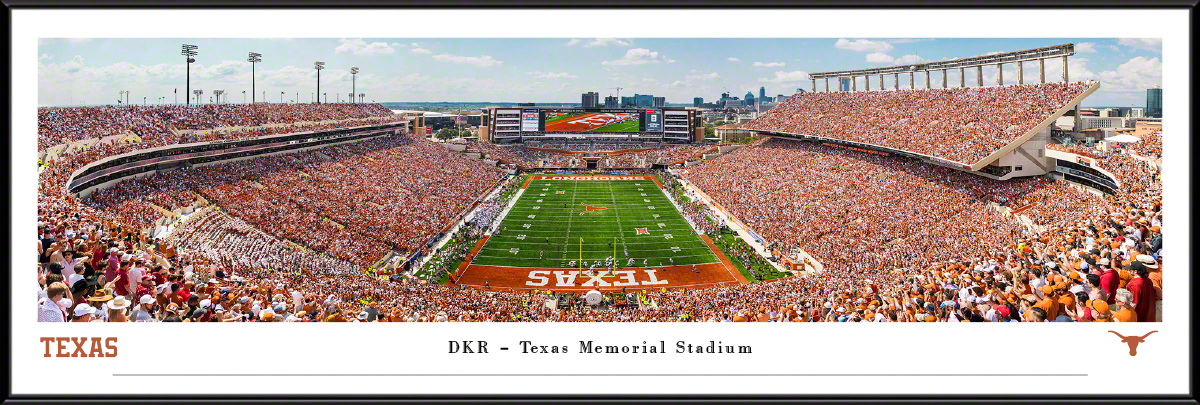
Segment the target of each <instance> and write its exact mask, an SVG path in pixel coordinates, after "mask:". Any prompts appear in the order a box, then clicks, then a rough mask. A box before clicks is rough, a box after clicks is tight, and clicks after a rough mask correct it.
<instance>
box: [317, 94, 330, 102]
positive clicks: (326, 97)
mask: <svg viewBox="0 0 1200 405" xmlns="http://www.w3.org/2000/svg"><path fill="white" fill-rule="evenodd" d="M321 95H322V96H325V103H326V104H328V103H329V93H321ZM320 101H321V99H317V102H318V103H319V102H320Z"/></svg>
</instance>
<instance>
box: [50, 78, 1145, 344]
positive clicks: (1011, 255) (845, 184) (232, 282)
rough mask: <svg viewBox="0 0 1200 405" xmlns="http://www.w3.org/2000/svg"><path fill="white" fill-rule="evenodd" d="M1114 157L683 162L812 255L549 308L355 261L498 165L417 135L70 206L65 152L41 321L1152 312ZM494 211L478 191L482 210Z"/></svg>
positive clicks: (731, 202) (401, 237)
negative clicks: (746, 274)
mask: <svg viewBox="0 0 1200 405" xmlns="http://www.w3.org/2000/svg"><path fill="white" fill-rule="evenodd" d="M1014 87H1017V86H1014ZM1024 87H1029V86H1024ZM1035 87H1036V86H1035ZM968 90H969V89H968ZM899 93H904V92H899ZM1018 93H1020V92H1018ZM1051 93H1052V94H1057V93H1054V92H1051ZM977 96H978V95H977ZM1012 97H1015V100H1030V99H1032V100H1038V98H1037V96H1036V95H1035V96H1029V95H1027V94H1024V93H1021V94H1018V95H1015V96H1012ZM1031 97H1032V98H1031ZM1054 97H1057V96H1054ZM965 98H966V99H971V98H972V97H965ZM1051 98H1053V97H1051ZM952 99H954V100H958V99H959V98H956V97H952ZM913 102H914V103H915V102H916V101H913ZM1046 103H1051V101H1046ZM1005 105H1007V104H1005ZM975 108H993V107H975ZM252 114H253V113H252ZM331 114H336V113H331ZM270 117H271V119H280V120H282V119H288V118H287V117H291V115H287V114H282V115H278V116H273V115H272V116H270ZM41 118H42V115H41V111H39V119H41ZM309 118H312V117H309ZM318 118H319V117H318ZM116 119H122V118H121V117H120V116H119V114H118V116H117V118H116ZM222 119H228V120H231V121H233V122H243V121H245V122H251V123H253V122H259V120H261V119H264V118H262V117H255V118H244V119H242V121H239V120H238V119H237V118H222ZM196 122H203V121H202V120H198V121H196ZM89 125H93V127H94V128H97V130H108V129H112V128H120V126H121V125H126V126H128V125H130V124H129V123H120V124H107V125H106V124H102V123H91V124H89ZM988 125H992V123H989V124H988ZM1013 125H1017V124H1013ZM39 134H41V133H40V132H39ZM60 135H61V134H60ZM963 143H970V142H967V141H965V140H964V142H963ZM125 147H128V146H115V145H114V146H111V147H106V148H115V149H110V150H109V152H111V151H113V150H120V148H125ZM964 150H971V151H976V149H974V147H968V148H967V149H964ZM87 153H91V152H85V153H84V154H81V156H84V155H86V154H87ZM963 153H966V152H963ZM1122 156H1123V154H1121V153H1116V154H1113V156H1110V157H1109V158H1107V159H1106V162H1105V163H1102V164H1103V165H1107V166H1105V167H1112V171H1113V172H1114V173H1115V174H1117V175H1118V176H1119V177H1121V181H1122V188H1121V191H1120V192H1119V193H1117V194H1116V195H1112V196H1099V195H1097V194H1094V193H1091V192H1087V191H1083V190H1080V189H1079V188H1078V187H1076V186H1073V185H1069V184H1067V183H1065V182H1063V181H1057V180H1050V179H1045V178H1024V179H1016V180H1010V181H1006V182H995V181H991V180H988V179H986V178H982V177H979V176H973V175H970V174H965V173H961V172H958V171H954V170H951V169H947V168H942V167H937V166H930V165H926V164H921V163H917V162H913V161H909V160H906V159H904V158H900V157H896V156H879V155H874V154H866V153H861V152H856V151H851V150H846V149H839V148H830V147H825V146H820V145H813V144H807V143H801V142H795V141H785V140H777V139H772V140H763V141H760V142H757V143H756V144H753V145H750V146H747V147H743V148H741V149H739V150H737V151H735V152H731V153H729V154H727V155H724V156H722V157H719V158H717V159H713V160H710V161H707V162H705V163H702V164H700V165H697V166H693V167H689V168H688V172H687V173H686V174H685V175H684V177H685V178H686V179H687V180H688V181H690V182H692V183H693V184H695V185H696V186H698V187H700V188H701V189H702V190H704V191H705V193H706V194H708V195H709V196H711V197H712V198H714V199H715V200H716V201H717V202H719V203H720V204H721V205H722V206H723V207H725V208H726V209H728V210H730V211H731V213H732V214H734V215H735V216H737V217H739V218H741V219H743V220H744V221H745V222H746V223H747V225H749V226H751V227H752V228H754V230H755V231H756V232H757V233H759V234H760V235H762V236H763V237H764V238H765V239H766V240H767V241H768V244H769V245H770V246H771V247H772V248H778V249H779V250H780V251H784V252H787V251H789V250H790V249H791V248H793V247H800V248H803V249H804V250H805V251H807V252H808V253H809V254H811V255H812V256H814V257H815V258H817V259H818V260H819V261H821V262H822V263H823V264H824V268H825V270H824V271H823V272H821V273H817V274H814V275H811V276H795V277H789V278H785V279H781V280H779V281H775V282H769V283H753V284H743V285H736V286H728V287H719V288H705V289H671V290H646V291H641V292H640V293H639V294H637V295H636V299H635V301H637V303H638V305H631V306H622V307H614V308H611V309H608V310H604V311H596V310H591V309H586V308H583V309H577V308H573V309H569V310H557V311H556V310H553V309H550V308H549V307H548V306H546V305H543V304H544V303H545V302H546V301H547V300H552V299H554V297H555V296H554V295H552V294H549V293H548V292H544V291H528V292H511V291H492V290H487V289H475V288H468V287H458V286H454V285H440V284H434V283H417V282H412V281H408V280H409V279H408V278H405V277H399V276H395V277H383V278H381V277H379V276H378V275H376V274H374V273H373V272H372V271H370V270H368V269H367V266H369V265H370V264H371V263H372V262H373V261H374V260H377V259H378V258H379V255H380V254H381V253H382V252H384V251H386V250H392V249H399V250H409V251H419V250H422V249H424V247H425V244H426V243H427V241H428V240H429V238H430V237H432V236H434V235H437V234H438V233H440V232H441V231H442V230H443V229H444V227H445V226H447V225H449V224H450V223H452V222H454V220H456V219H457V218H458V217H457V216H458V215H459V214H461V213H462V212H463V211H464V210H465V209H467V208H469V207H471V206H473V204H474V202H475V201H476V200H478V199H479V198H481V197H482V196H483V195H484V193H486V192H487V191H488V190H489V189H491V187H492V186H494V185H495V184H496V183H497V182H498V181H499V180H501V179H502V178H503V175H502V174H501V173H500V172H499V171H498V170H497V169H496V168H495V167H489V166H487V165H485V164H482V163H481V162H479V161H476V160H472V159H468V158H466V157H465V156H464V155H461V154H458V153H455V152H451V151H448V150H446V149H445V148H442V147H440V146H438V145H434V144H432V143H431V142H428V141H424V140H420V139H418V140H412V139H407V138H389V139H376V140H370V141H363V142H360V143H357V144H352V145H340V146H333V147H327V148H323V149H319V150H315V151H305V152H298V153H291V154H285V155H277V156H272V157H266V158H257V159H251V160H246V161H242V162H234V163H225V164H215V165H210V166H205V167H199V168H187V169H179V170H175V171H171V172H166V173H161V174H155V175H151V176H147V177H144V178H141V179H137V180H127V181H125V182H122V183H119V184H118V185H117V186H115V187H112V188H110V189H106V190H103V191H100V192H97V193H95V194H93V195H91V196H90V197H88V198H86V199H84V200H83V201H81V200H79V199H76V198H74V197H72V196H70V195H67V194H65V193H64V192H63V191H62V187H61V185H62V183H63V182H64V181H65V176H67V175H69V173H70V171H66V169H65V167H69V166H68V164H69V163H70V160H71V159H76V158H74V157H69V156H68V157H63V158H62V159H66V160H65V161H61V162H55V163H53V164H50V165H48V166H46V167H44V168H43V169H42V171H41V172H40V174H39V180H40V184H39V185H40V190H39V195H38V258H39V259H38V260H39V261H38V282H39V297H38V298H39V299H38V303H39V304H38V320H39V321H43V322H62V321H71V322H94V321H105V322H127V321H128V322H135V321H161V322H247V321H248V322H317V321H320V322H358V321H363V322H371V321H386V322H445V321H492V322H509V321H535V322H541V321H552V322H555V321H588V322H592V321H601V322H604V321H643V322H660V321H712V322H725V321H732V322H769V321H778V322H785V321H786V322H790V321H828V322H854V321H875V322H1006V321H1020V322H1041V321H1053V322H1079V321H1099V322H1109V321H1120V322H1131V321H1142V322H1145V321H1154V320H1156V319H1158V318H1159V316H1160V315H1159V313H1158V304H1159V303H1160V300H1161V299H1162V290H1161V287H1162V266H1163V263H1162V260H1163V257H1162V250H1161V249H1162V235H1161V226H1162V220H1163V219H1162V201H1161V191H1160V190H1161V183H1160V182H1161V180H1160V178H1159V173H1158V172H1157V171H1156V170H1154V169H1152V168H1151V167H1149V166H1138V165H1137V164H1138V162H1140V161H1137V162H1133V161H1127V160H1124V159H1131V158H1128V157H1122ZM1114 157H1115V158H1116V159H1117V160H1114V161H1113V162H1112V163H1108V162H1107V161H1108V160H1109V159H1113V158H1114ZM1131 160H1132V159H1131ZM664 177H669V176H664ZM664 180H665V181H667V182H668V184H670V183H671V181H672V180H671V179H667V178H664ZM197 195H199V196H202V197H203V199H204V200H207V201H209V202H210V204H204V203H203V202H201V203H200V204H199V206H200V208H199V209H198V210H197V211H196V212H195V213H193V214H190V215H188V216H187V217H186V218H181V219H177V220H175V222H174V223H173V227H174V229H173V231H172V233H171V235H170V236H169V237H167V238H166V239H165V240H152V239H151V238H150V237H149V236H148V234H147V232H146V229H147V227H152V224H153V222H154V221H156V220H157V218H158V216H159V215H157V214H155V212H161V211H158V208H156V207H155V206H158V207H161V208H164V209H167V210H170V209H172V208H174V207H178V206H182V205H188V204H195V201H196V200H197ZM673 195H674V196H675V197H674V198H676V199H677V200H679V201H682V200H681V199H680V197H681V196H680V195H679V194H673ZM151 204H152V205H151ZM502 206H503V201H502V200H501V201H483V202H482V211H480V213H479V214H478V216H477V218H478V220H479V221H481V222H479V223H478V224H482V223H483V222H490V218H494V216H495V215H496V212H497V211H498V210H499V209H500V207H502ZM693 208H694V209H691V208H685V209H684V211H685V215H688V217H689V218H691V219H693V222H696V219H697V218H699V219H705V218H704V216H706V215H707V214H705V213H703V212H702V211H701V210H702V209H703V207H702V206H700V205H698V204H697V205H696V206H695V207H693ZM1009 209H1011V211H1010V210H1009ZM1014 216H1021V217H1027V218H1029V219H1030V220H1031V221H1032V222H1033V224H1034V225H1035V226H1029V227H1026V226H1023V225H1022V224H1020V223H1019V222H1017V221H1015V220H1014ZM699 222H706V221H703V220H702V221H699ZM478 224H476V225H473V226H476V228H475V229H476V230H477V229H478V228H477V226H478ZM470 229H472V227H468V230H470ZM389 244H390V246H389ZM463 245H464V246H465V245H467V244H465V243H464V244H463ZM456 250H457V249H456Z"/></svg>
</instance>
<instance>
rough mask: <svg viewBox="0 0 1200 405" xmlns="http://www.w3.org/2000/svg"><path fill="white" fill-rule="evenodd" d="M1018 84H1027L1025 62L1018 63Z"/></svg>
mask: <svg viewBox="0 0 1200 405" xmlns="http://www.w3.org/2000/svg"><path fill="white" fill-rule="evenodd" d="M1017 84H1025V61H1020V62H1017Z"/></svg>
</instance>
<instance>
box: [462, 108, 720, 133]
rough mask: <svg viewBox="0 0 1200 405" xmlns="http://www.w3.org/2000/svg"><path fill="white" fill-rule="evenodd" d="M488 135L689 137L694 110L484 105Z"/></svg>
mask: <svg viewBox="0 0 1200 405" xmlns="http://www.w3.org/2000/svg"><path fill="white" fill-rule="evenodd" d="M486 110H487V111H485V114H486V115H487V116H488V117H490V118H489V122H487V123H485V125H487V126H488V127H490V128H491V130H490V133H491V136H492V137H494V138H496V139H497V140H500V139H514V138H521V139H528V138H627V139H640V140H656V139H664V140H669V139H675V140H679V139H692V134H693V132H694V131H695V128H696V127H698V126H699V123H698V122H697V121H699V119H700V115H699V113H698V111H696V110H694V109H688V108H575V107H508V108H505V107H488V108H487V109H486Z"/></svg>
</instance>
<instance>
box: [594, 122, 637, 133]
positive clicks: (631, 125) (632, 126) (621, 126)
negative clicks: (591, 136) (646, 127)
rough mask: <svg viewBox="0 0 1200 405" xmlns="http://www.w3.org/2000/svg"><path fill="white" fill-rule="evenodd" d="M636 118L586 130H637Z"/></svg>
mask: <svg viewBox="0 0 1200 405" xmlns="http://www.w3.org/2000/svg"><path fill="white" fill-rule="evenodd" d="M638 126H639V125H638V120H633V121H625V122H618V123H616V124H609V125H605V126H602V127H600V128H596V129H593V130H591V131H588V132H637V130H638Z"/></svg>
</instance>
